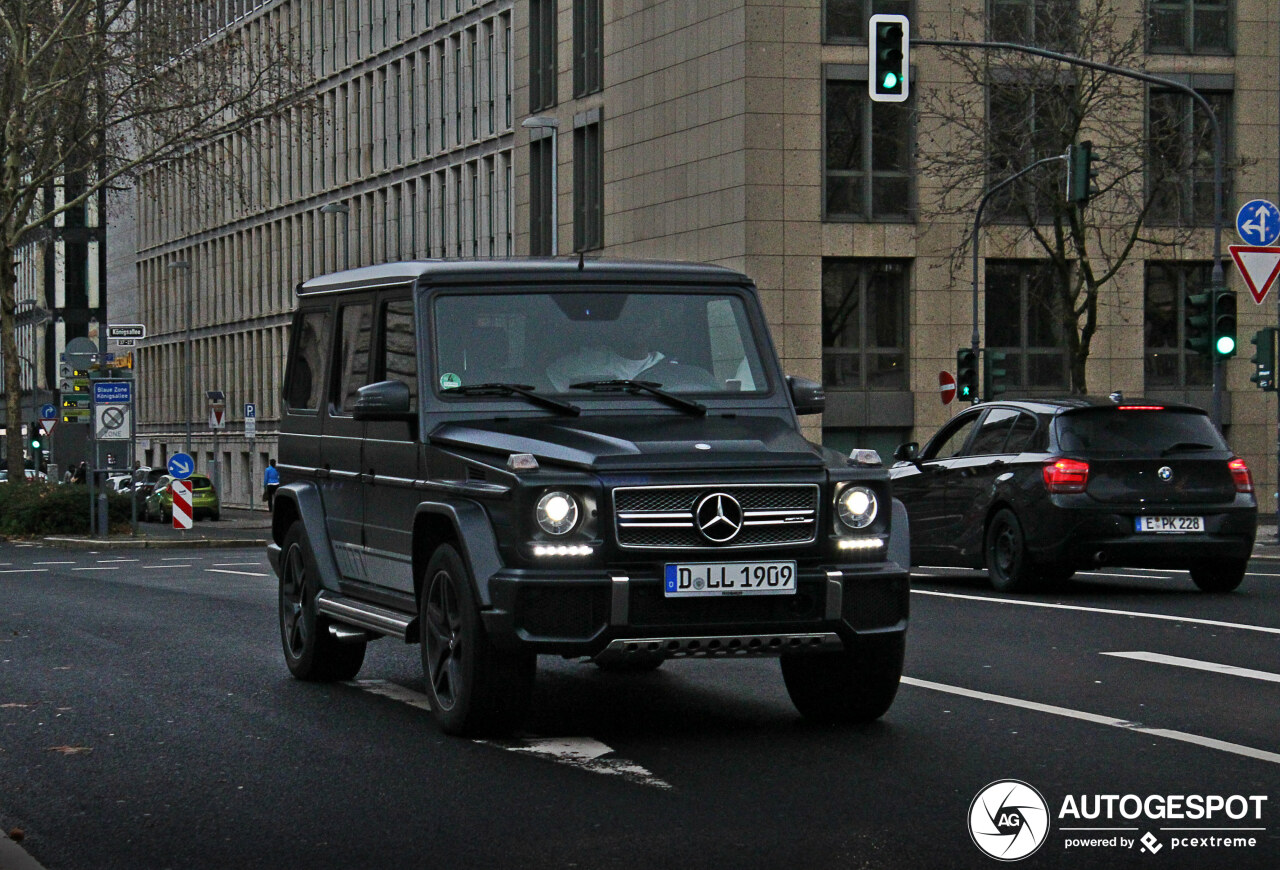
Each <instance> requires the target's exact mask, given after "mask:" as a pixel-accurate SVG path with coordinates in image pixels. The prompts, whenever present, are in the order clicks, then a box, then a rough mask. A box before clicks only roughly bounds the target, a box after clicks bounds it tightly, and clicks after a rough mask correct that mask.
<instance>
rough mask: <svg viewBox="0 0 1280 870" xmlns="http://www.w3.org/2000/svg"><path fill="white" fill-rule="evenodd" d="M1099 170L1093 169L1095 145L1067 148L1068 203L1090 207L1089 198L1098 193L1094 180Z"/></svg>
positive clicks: (1083, 143)
mask: <svg viewBox="0 0 1280 870" xmlns="http://www.w3.org/2000/svg"><path fill="white" fill-rule="evenodd" d="M1097 177H1098V170H1096V169H1094V168H1093V143H1092V142H1081V143H1080V144H1079V145H1071V146H1068V148H1067V201H1068V202H1074V203H1075V204H1076V205H1088V204H1089V197H1090V196H1092V195H1093V194H1095V193H1097V191H1096V190H1095V189H1094V187H1093V180H1094V179H1095V178H1097Z"/></svg>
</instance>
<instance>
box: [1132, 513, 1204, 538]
mask: <svg viewBox="0 0 1280 870" xmlns="http://www.w3.org/2000/svg"><path fill="white" fill-rule="evenodd" d="M1134 525H1135V528H1136V529H1137V531H1139V532H1157V533H1164V534H1173V535H1180V534H1185V533H1187V532H1203V531H1204V517H1135V518H1134Z"/></svg>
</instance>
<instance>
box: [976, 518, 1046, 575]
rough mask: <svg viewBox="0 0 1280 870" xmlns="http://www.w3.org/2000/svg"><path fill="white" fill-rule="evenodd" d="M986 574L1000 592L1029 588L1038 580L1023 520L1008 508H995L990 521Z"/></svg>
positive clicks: (987, 537) (985, 551)
mask: <svg viewBox="0 0 1280 870" xmlns="http://www.w3.org/2000/svg"><path fill="white" fill-rule="evenodd" d="M983 552H984V554H985V555H986V563H987V575H988V576H989V577H990V578H991V586H992V587H993V588H994V589H995V590H996V591H997V592H1026V591H1027V590H1028V589H1030V588H1031V586H1032V584H1033V582H1034V580H1035V573H1034V572H1035V566H1034V565H1032V564H1031V559H1030V558H1029V557H1028V555H1027V539H1026V536H1025V535H1024V534H1023V533H1022V523H1020V522H1018V517H1017V515H1016V514H1015V513H1014V512H1013V511H1011V510H1009V509H1008V508H1001V509H1000V510H998V511H996V513H995V516H993V517H992V518H991V522H990V523H988V524H987V535H986V546H985V547H983Z"/></svg>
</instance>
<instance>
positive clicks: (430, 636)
mask: <svg viewBox="0 0 1280 870" xmlns="http://www.w3.org/2000/svg"><path fill="white" fill-rule="evenodd" d="M419 609H420V613H419V625H420V626H421V632H422V673H423V678H424V680H425V681H426V686H427V694H428V696H429V697H430V698H431V713H432V715H433V716H434V717H435V719H436V721H437V722H438V723H439V724H440V728H441V729H442V730H443V731H444V732H445V733H446V734H459V735H461V734H500V733H504V732H507V731H510V730H512V729H514V728H516V727H517V726H518V725H519V724H520V723H521V722H522V721H523V720H524V717H525V714H526V713H527V712H528V709H529V703H530V701H531V699H532V697H533V682H534V676H535V673H536V669H537V656H535V655H531V654H528V653H518V652H508V651H504V650H498V649H496V648H495V647H494V646H493V644H492V643H491V642H490V640H489V637H488V635H487V634H486V633H485V630H484V623H483V622H482V621H481V619H480V608H479V606H478V605H477V604H476V599H475V593H474V590H473V588H472V583H471V577H470V573H469V572H468V570H467V567H466V563H465V562H463V561H462V557H461V556H460V555H459V554H458V551H457V550H456V549H454V547H453V546H451V545H449V544H442V545H441V546H440V547H439V548H438V549H437V550H436V552H435V553H434V554H433V555H432V557H431V561H430V563H429V564H428V565H427V570H426V574H425V575H424V577H423V588H422V596H421V602H420V605H419Z"/></svg>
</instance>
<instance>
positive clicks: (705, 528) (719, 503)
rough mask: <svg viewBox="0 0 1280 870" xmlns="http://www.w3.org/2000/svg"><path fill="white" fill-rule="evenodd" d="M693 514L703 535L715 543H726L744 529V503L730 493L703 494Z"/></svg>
mask: <svg viewBox="0 0 1280 870" xmlns="http://www.w3.org/2000/svg"><path fill="white" fill-rule="evenodd" d="M693 516H694V522H696V523H697V524H698V531H700V532H702V537H704V538H706V539H707V540H708V541H710V542H711V543H713V544H726V543H728V542H729V541H732V540H733V539H734V538H736V537H737V536H738V532H740V531H742V505H740V504H738V500H737V499H736V498H734V497H733V496H731V495H729V494H728V493H723V492H713V493H711V494H710V495H707V496H703V498H702V500H701V501H699V502H698V506H697V508H695V509H694V513H693Z"/></svg>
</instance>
